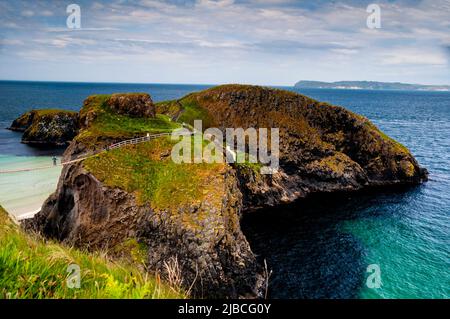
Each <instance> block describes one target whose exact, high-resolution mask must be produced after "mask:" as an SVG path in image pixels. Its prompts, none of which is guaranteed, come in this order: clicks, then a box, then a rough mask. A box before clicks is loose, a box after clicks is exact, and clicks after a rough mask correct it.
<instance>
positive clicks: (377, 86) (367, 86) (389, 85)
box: [295, 81, 450, 91]
mask: <svg viewBox="0 0 450 319" xmlns="http://www.w3.org/2000/svg"><path fill="white" fill-rule="evenodd" d="M295 87H296V88H302V89H347V90H412V91H450V85H422V84H408V83H400V82H374V81H339V82H320V81H299V82H297V83H296V84H295Z"/></svg>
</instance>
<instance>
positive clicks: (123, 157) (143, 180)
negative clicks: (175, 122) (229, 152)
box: [83, 138, 224, 209]
mask: <svg viewBox="0 0 450 319" xmlns="http://www.w3.org/2000/svg"><path fill="white" fill-rule="evenodd" d="M174 144H175V142H173V141H171V140H170V139H169V138H159V139H155V140H152V141H150V142H147V143H142V144H138V145H134V146H127V147H123V148H120V149H115V150H111V151H108V152H105V153H101V154H99V156H96V157H92V158H89V159H87V160H85V161H84V163H83V165H84V167H85V168H86V169H87V170H88V171H90V172H91V173H93V174H94V175H95V176H96V178H98V179H99V180H100V181H102V182H103V183H105V184H106V185H107V186H109V187H118V188H121V189H123V190H126V191H127V192H134V193H135V194H136V195H137V198H138V201H139V202H140V203H141V204H143V203H150V204H151V206H152V207H154V208H161V209H165V208H175V209H176V208H177V207H179V206H181V205H188V204H191V203H195V202H197V203H200V202H201V201H202V199H203V198H204V196H205V194H206V193H211V192H214V190H212V189H211V188H214V187H217V186H220V185H218V184H217V183H211V181H212V180H214V177H215V176H217V175H220V171H221V170H222V169H223V167H224V165H223V164H206V163H201V164H186V163H181V164H177V163H175V162H173V161H172V158H171V150H172V147H173V145H174ZM219 188H220V187H219Z"/></svg>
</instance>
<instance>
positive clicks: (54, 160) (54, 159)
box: [52, 156, 58, 166]
mask: <svg viewBox="0 0 450 319" xmlns="http://www.w3.org/2000/svg"><path fill="white" fill-rule="evenodd" d="M52 160H53V166H56V161H57V160H58V159H57V158H56V156H53V158H52Z"/></svg>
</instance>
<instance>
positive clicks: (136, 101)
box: [108, 93, 156, 117]
mask: <svg viewBox="0 0 450 319" xmlns="http://www.w3.org/2000/svg"><path fill="white" fill-rule="evenodd" d="M108 105H109V107H110V108H111V109H112V110H113V111H114V112H116V113H117V114H123V115H128V116H132V117H155V115H156V114H155V105H154V104H153V101H152V98H151V97H150V95H149V94H146V93H128V94H121V93H116V94H113V95H111V97H110V98H109V100H108Z"/></svg>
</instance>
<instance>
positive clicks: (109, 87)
mask: <svg viewBox="0 0 450 319" xmlns="http://www.w3.org/2000/svg"><path fill="white" fill-rule="evenodd" d="M207 87H208V86H207V85H166V84H110V83H104V84H99V83H95V84H87V83H53V82H13V81H0V170H4V169H13V168H20V167H29V166H43V164H44V166H45V165H48V164H50V163H51V157H52V156H60V155H61V154H60V152H58V151H55V150H48V149H47V150H41V149H36V148H33V147H30V146H27V145H23V144H20V137H21V134H20V133H16V132H10V131H8V130H5V129H4V128H5V127H7V126H8V125H10V123H11V121H12V120H14V119H15V118H16V117H18V116H19V115H20V114H22V113H24V112H25V111H27V110H30V109H33V108H62V109H70V110H79V109H80V107H81V105H82V102H83V100H84V99H85V98H86V97H87V96H88V95H91V94H103V93H104V94H106V93H115V92H148V93H149V94H151V96H152V98H153V100H154V101H162V100H168V99H174V98H179V97H182V96H184V95H185V94H188V93H190V92H193V91H198V90H202V89H204V88H207ZM285 89H287V90H294V91H297V92H299V93H302V94H305V95H308V96H310V97H312V98H315V99H318V100H320V101H324V102H329V103H332V104H336V105H341V106H344V107H346V108H348V109H350V110H352V111H354V112H356V113H359V114H362V115H364V116H366V117H368V118H369V119H370V120H372V121H373V122H374V123H375V124H376V125H377V126H378V127H380V128H381V129H382V130H383V131H384V132H385V133H386V134H388V135H390V136H391V137H393V138H394V139H396V140H398V141H400V142H401V143H403V144H404V145H406V146H407V147H408V148H409V149H410V150H411V152H412V153H413V154H414V155H415V157H416V158H417V160H418V161H419V162H420V164H421V165H423V166H424V167H426V168H427V169H428V170H429V171H430V181H429V182H428V183H426V184H425V185H422V186H418V187H414V188H410V189H407V190H403V191H396V192H385V193H378V194H365V195H352V196H349V195H346V196H344V197H333V198H329V199H327V200H323V199H321V200H317V199H312V200H309V201H306V202H300V203H297V204H293V205H289V206H286V207H283V208H278V209H276V210H273V209H272V210H270V209H269V210H264V211H260V212H257V213H252V214H248V215H246V216H245V217H244V219H243V221H242V227H243V231H244V233H245V234H246V236H247V238H248V240H249V242H250V244H251V247H252V249H253V251H254V252H255V253H256V254H257V255H258V258H259V259H260V260H261V261H263V260H266V261H267V264H268V268H269V269H270V270H272V275H271V278H270V279H271V280H270V283H271V284H270V297H273V298H450V267H449V266H450V227H449V226H450V196H449V195H450V165H449V163H450V93H448V92H418V91H366V90H327V89H309V90H306V89H302V90H296V89H295V88H292V87H287V88H285ZM58 175H59V168H50V169H46V170H39V171H34V172H21V173H15V174H2V175H0V204H2V205H3V206H4V207H5V208H6V209H7V210H9V211H10V212H12V213H13V214H14V215H16V216H18V215H22V214H25V213H29V212H32V211H35V210H37V209H39V207H40V205H41V204H42V202H43V200H44V199H45V198H46V197H47V196H48V195H49V194H50V193H51V192H53V191H54V190H55V188H56V183H57V178H58ZM371 265H372V266H371ZM373 265H375V266H376V267H377V269H379V271H380V276H379V278H380V279H381V286H380V287H379V288H369V286H370V285H367V279H368V278H369V276H370V275H371V272H370V271H368V267H369V269H373V268H370V267H373Z"/></svg>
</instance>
